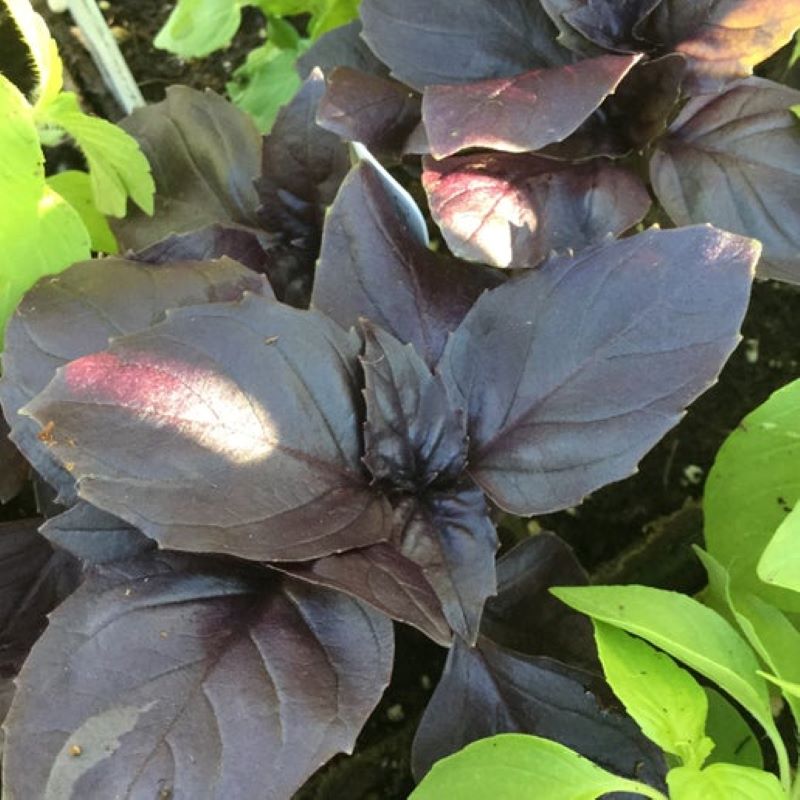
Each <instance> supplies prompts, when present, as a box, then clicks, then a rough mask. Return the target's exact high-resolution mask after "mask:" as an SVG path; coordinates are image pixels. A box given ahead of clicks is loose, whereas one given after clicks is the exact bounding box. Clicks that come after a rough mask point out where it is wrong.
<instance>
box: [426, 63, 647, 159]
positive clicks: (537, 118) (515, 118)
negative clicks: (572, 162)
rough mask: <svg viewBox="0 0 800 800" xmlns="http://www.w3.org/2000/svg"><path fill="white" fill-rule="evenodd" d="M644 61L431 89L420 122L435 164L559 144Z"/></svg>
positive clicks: (579, 65)
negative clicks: (471, 153) (469, 153)
mask: <svg viewBox="0 0 800 800" xmlns="http://www.w3.org/2000/svg"><path fill="white" fill-rule="evenodd" d="M639 58H640V56H638V55H631V56H611V55H606V56H599V57H598V58H591V59H585V60H583V61H579V62H578V63H577V64H572V65H569V66H565V67H551V68H549V69H540V70H533V71H531V72H524V73H522V74H521V75H515V76H514V77H512V78H497V79H493V80H486V81H479V82H476V83H470V84H468V85H466V86H462V85H459V84H456V85H451V86H439V85H437V86H429V87H428V88H426V89H425V92H424V94H423V97H422V119H423V122H424V123H425V131H426V132H427V134H428V142H429V144H430V149H431V153H432V155H433V156H434V158H445V157H446V156H450V155H453V153H457V152H458V151H460V150H465V149H467V148H471V147H485V148H488V149H491V150H502V151H504V152H507V153H525V152H530V151H533V150H541V149H542V148H543V147H546V146H547V145H549V144H553V143H554V142H560V141H563V140H564V139H566V138H567V136H569V135H570V134H571V133H573V132H574V131H576V130H577V129H578V127H579V126H580V124H581V123H582V122H584V121H585V120H586V118H587V117H589V115H590V114H592V113H593V112H594V111H595V110H596V109H597V107H598V106H599V105H600V104H601V103H602V102H603V100H605V98H606V97H608V95H609V94H612V93H613V92H614V90H615V89H616V87H617V86H618V85H619V83H620V81H621V80H622V79H623V78H624V77H625V75H626V74H627V73H628V72H629V71H630V69H631V68H632V67H633V66H634V64H636V62H637V61H638V60H639Z"/></svg>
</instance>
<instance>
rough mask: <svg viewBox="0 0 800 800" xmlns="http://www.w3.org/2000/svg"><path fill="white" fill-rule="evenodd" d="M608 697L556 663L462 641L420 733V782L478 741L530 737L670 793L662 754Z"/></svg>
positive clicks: (591, 678)
mask: <svg viewBox="0 0 800 800" xmlns="http://www.w3.org/2000/svg"><path fill="white" fill-rule="evenodd" d="M605 693H606V690H605V686H604V685H603V684H602V681H601V680H600V679H599V678H598V677H597V676H595V675H592V674H591V673H587V672H584V671H582V670H578V669H575V668H570V667H567V666H565V665H563V664H559V663H558V662H557V661H553V660H552V659H549V658H537V657H532V656H524V655H522V654H521V653H515V652H514V651H512V650H506V649H505V648H502V647H500V646H499V645H496V644H494V643H492V642H491V641H490V640H489V639H487V638H486V637H481V639H480V640H479V643H478V647H477V648H470V647H467V646H466V645H465V644H463V642H460V641H458V640H457V641H456V643H455V645H454V647H453V648H452V649H451V650H450V653H449V655H448V659H447V664H446V666H445V671H444V675H443V676H442V679H441V681H440V682H439V685H438V686H437V687H436V691H435V692H434V694H433V697H432V698H431V700H430V702H429V703H428V707H427V709H426V710H425V714H424V715H423V717H422V721H421V722H420V725H419V728H418V729H417V735H416V738H415V739H414V745H413V750H412V768H413V771H414V775H415V777H416V778H417V780H420V779H421V778H422V776H423V775H424V774H425V773H426V772H427V771H428V770H429V769H430V768H431V766H432V765H433V763H434V762H435V761H438V760H439V759H440V758H444V757H445V756H448V755H450V754H451V753H455V752H456V751H457V750H460V749H461V748H462V747H464V746H465V745H467V744H469V743H470V742H473V741H475V740H476V739H482V738H484V737H486V736H493V735H494V734H497V733H530V734H535V735H536V736H542V737H544V738H546V739H553V740H554V741H557V742H560V743H561V744H563V745H566V746H567V747H570V748H572V749H573V750H576V751H577V752H578V753H580V754H581V755H583V756H586V757H587V758H589V759H590V760H592V761H594V762H595V763H597V764H600V766H602V767H605V768H606V769H609V770H610V771H612V772H614V773H616V774H618V775H623V776H625V777H627V778H636V779H638V780H643V781H645V782H647V783H649V784H651V785H654V786H657V787H659V788H664V775H665V773H666V764H665V762H664V756H663V753H662V752H661V750H660V749H659V748H658V747H656V745H654V744H653V743H652V742H650V741H649V740H648V739H646V738H645V736H644V735H643V734H642V732H641V731H640V730H639V729H638V727H637V726H636V724H635V723H634V722H633V720H631V719H630V718H628V717H625V716H623V715H622V714H621V713H619V712H618V711H616V710H614V709H613V708H609V707H606V705H605V698H604V695H605ZM601 698H602V699H601Z"/></svg>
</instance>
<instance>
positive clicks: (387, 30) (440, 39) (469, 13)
mask: <svg viewBox="0 0 800 800" xmlns="http://www.w3.org/2000/svg"><path fill="white" fill-rule="evenodd" d="M361 20H362V22H363V25H364V33H363V36H364V38H365V39H366V41H367V44H368V45H369V46H370V47H371V48H372V49H373V51H374V52H375V53H376V54H377V55H378V57H379V58H380V59H381V61H383V62H384V63H385V64H388V65H389V67H390V68H391V70H392V75H393V76H394V77H395V78H397V79H398V80H400V81H402V82H403V83H407V84H409V85H410V86H413V87H414V88H416V89H420V90H421V89H424V88H425V87H426V86H429V85H430V84H435V83H470V82H472V81H477V80H482V79H484V78H504V77H508V76H510V75H517V74H518V73H520V72H525V71H527V70H531V69H537V68H541V67H549V66H553V65H554V64H566V63H568V62H569V60H570V59H571V54H570V53H569V51H568V50H565V49H564V48H562V47H560V46H559V45H558V44H557V43H556V41H555V34H556V30H555V28H554V27H553V25H552V23H551V22H550V19H549V18H548V17H547V15H546V14H545V12H544V11H543V9H542V7H541V6H540V4H539V0H491V1H490V0H461V2H459V4H458V8H457V9H455V8H454V7H453V4H452V3H451V2H449V0H403V2H402V3H397V2H396V0H363V2H362V3H361Z"/></svg>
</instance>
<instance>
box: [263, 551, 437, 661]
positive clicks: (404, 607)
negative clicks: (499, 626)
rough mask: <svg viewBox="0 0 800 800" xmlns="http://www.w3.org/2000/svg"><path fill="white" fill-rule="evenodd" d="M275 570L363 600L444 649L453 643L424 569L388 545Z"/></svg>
mask: <svg viewBox="0 0 800 800" xmlns="http://www.w3.org/2000/svg"><path fill="white" fill-rule="evenodd" d="M276 569H279V570H280V571H281V572H285V573H287V574H289V575H292V576H294V577H296V578H299V579H301V580H304V581H308V582H309V583H313V584H316V585H318V586H326V587H328V588H329V589H335V590H337V591H340V592H344V593H345V594H349V595H352V596H353V597H356V598H358V599H359V600H363V601H364V602H365V603H368V604H369V605H371V606H373V607H374V608H377V609H378V610H379V611H382V612H383V613H384V614H386V615H388V616H389V617H391V618H392V619H396V620H397V621H398V622H405V623H407V624H408V625H413V626H414V627H415V628H418V629H419V630H421V631H422V632H423V633H424V634H425V635H426V636H428V637H430V638H431V639H433V641H434V642H437V643H438V644H441V645H444V646H445V647H447V646H449V645H450V643H451V639H452V635H451V633H450V626H449V625H448V624H447V620H446V619H445V617H444V614H443V612H442V605H441V603H440V602H439V598H438V597H437V596H436V593H435V592H434V591H433V588H432V587H431V585H430V584H429V583H428V581H427V579H426V578H425V576H424V574H423V572H422V569H421V568H420V567H419V566H418V565H417V564H415V563H414V562H413V561H411V560H410V559H408V558H406V557H405V556H403V555H402V554H401V553H399V552H398V551H397V550H396V549H395V548H394V547H392V546H391V545H390V544H385V543H382V544H374V545H372V546H371V547H363V548H361V549H359V550H348V551H347V552H346V553H338V554H336V555H332V556H326V557H325V558H321V559H319V560H318V561H304V562H301V563H297V564H280V565H276Z"/></svg>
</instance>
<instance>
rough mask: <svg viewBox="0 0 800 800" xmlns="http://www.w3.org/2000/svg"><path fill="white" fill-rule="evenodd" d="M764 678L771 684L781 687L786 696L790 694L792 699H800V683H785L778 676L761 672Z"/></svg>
mask: <svg viewBox="0 0 800 800" xmlns="http://www.w3.org/2000/svg"><path fill="white" fill-rule="evenodd" d="M758 674H759V675H761V677H762V678H766V679H767V680H768V681H770V683H774V684H775V685H776V686H780V688H781V689H782V690H783V693H784V694H790V695H792V697H799V698H800V683H793V682H792V681H784V680H782V679H781V678H779V677H777V676H776V675H770V674H769V673H768V672H759V673H758Z"/></svg>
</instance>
